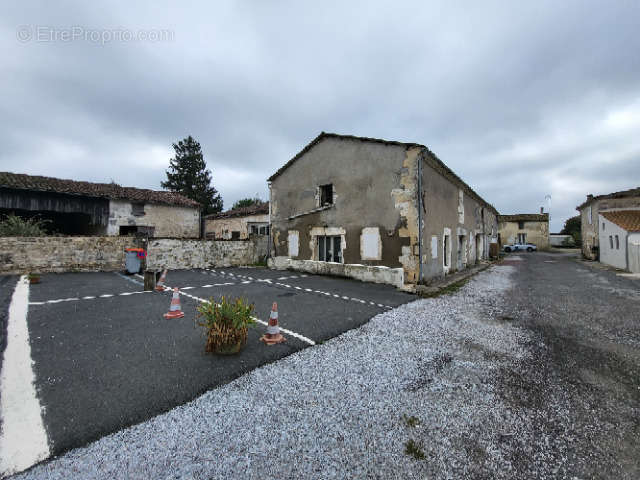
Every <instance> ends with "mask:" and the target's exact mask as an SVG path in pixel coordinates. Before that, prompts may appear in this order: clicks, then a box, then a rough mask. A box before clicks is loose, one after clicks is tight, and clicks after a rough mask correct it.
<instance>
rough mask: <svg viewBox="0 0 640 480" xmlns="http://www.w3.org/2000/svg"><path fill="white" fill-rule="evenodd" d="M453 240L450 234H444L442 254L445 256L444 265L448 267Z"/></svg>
mask: <svg viewBox="0 0 640 480" xmlns="http://www.w3.org/2000/svg"><path fill="white" fill-rule="evenodd" d="M450 243H451V240H450V239H449V235H445V236H444V242H443V245H442V254H443V257H444V266H445V267H448V266H449V259H450V258H451V255H450V252H451V245H450Z"/></svg>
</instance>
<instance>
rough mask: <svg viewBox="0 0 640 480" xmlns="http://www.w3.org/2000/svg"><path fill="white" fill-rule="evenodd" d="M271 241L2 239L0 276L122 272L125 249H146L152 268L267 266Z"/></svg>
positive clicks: (121, 238)
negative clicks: (265, 263)
mask: <svg viewBox="0 0 640 480" xmlns="http://www.w3.org/2000/svg"><path fill="white" fill-rule="evenodd" d="M267 245H268V240H267V238H266V237H264V236H262V237H255V238H254V237H252V238H251V239H250V240H243V241H211V240H178V239H156V240H154V239H151V240H150V241H149V243H148V245H146V244H145V243H144V241H143V240H142V239H139V238H136V237H115V236H114V237H0V273H12V274H17V273H26V272H32V273H45V272H91V271H104V272H110V271H118V270H124V268H125V248H130V247H142V248H146V250H147V260H146V263H147V268H151V269H163V268H168V269H170V270H173V269H186V268H205V267H210V266H217V267H231V266H239V265H252V264H255V263H258V262H261V261H264V259H265V257H266V255H267Z"/></svg>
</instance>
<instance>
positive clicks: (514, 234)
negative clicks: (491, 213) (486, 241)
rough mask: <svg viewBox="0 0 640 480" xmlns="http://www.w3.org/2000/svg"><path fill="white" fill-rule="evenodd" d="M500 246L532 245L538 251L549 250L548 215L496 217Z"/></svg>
mask: <svg viewBox="0 0 640 480" xmlns="http://www.w3.org/2000/svg"><path fill="white" fill-rule="evenodd" d="M498 238H499V239H500V240H499V241H500V246H501V247H502V246H503V245H511V244H513V243H533V244H534V245H535V246H537V247H538V250H546V249H548V248H549V214H548V213H540V214H537V213H519V214H515V215H498Z"/></svg>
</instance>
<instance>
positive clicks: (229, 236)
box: [204, 202, 269, 240]
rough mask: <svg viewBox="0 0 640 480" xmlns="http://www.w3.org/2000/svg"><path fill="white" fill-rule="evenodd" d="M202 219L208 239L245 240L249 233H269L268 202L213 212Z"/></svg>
mask: <svg viewBox="0 0 640 480" xmlns="http://www.w3.org/2000/svg"><path fill="white" fill-rule="evenodd" d="M204 219H205V220H204V222H205V227H204V228H205V236H206V238H209V239H215V240H245V239H247V238H249V236H250V235H269V202H263V203H260V204H257V205H252V206H250V207H244V208H235V209H232V210H227V211H226V212H222V213H213V214H211V215H207V216H205V217H204Z"/></svg>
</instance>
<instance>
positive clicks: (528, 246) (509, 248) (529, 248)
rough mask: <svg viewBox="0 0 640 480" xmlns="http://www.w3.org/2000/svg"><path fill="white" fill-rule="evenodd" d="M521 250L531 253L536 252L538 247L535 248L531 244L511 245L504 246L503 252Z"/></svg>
mask: <svg viewBox="0 0 640 480" xmlns="http://www.w3.org/2000/svg"><path fill="white" fill-rule="evenodd" d="M522 250H526V251H527V252H533V251H534V250H538V247H536V246H535V245H534V244H533V243H514V244H513V245H505V246H504V251H505V252H518V251H522Z"/></svg>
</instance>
